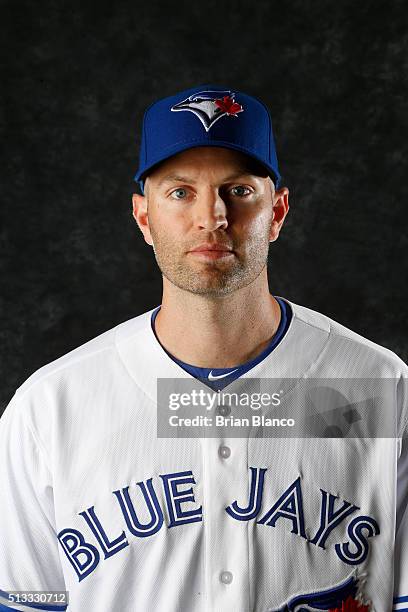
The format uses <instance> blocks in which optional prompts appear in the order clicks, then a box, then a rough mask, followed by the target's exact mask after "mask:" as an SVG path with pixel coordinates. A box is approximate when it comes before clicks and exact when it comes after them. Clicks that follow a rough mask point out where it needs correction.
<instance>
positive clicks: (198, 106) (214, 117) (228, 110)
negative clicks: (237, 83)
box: [170, 89, 244, 132]
mask: <svg viewBox="0 0 408 612" xmlns="http://www.w3.org/2000/svg"><path fill="white" fill-rule="evenodd" d="M170 110H171V111H173V112H179V111H189V112H190V113H194V115H195V116H196V117H198V118H199V120H200V121H201V123H202V124H203V126H204V129H205V131H206V132H208V131H209V130H210V129H211V128H212V126H213V125H214V123H216V122H217V121H219V120H220V119H221V117H228V116H229V117H237V115H238V113H242V111H243V110H244V108H243V106H242V104H238V102H235V93H234V92H232V91H230V90H229V89H228V90H222V91H220V90H218V91H217V90H215V91H198V92H197V93H194V94H192V95H191V96H189V97H188V98H186V99H185V100H181V102H177V104H173V106H172V107H171V109H170Z"/></svg>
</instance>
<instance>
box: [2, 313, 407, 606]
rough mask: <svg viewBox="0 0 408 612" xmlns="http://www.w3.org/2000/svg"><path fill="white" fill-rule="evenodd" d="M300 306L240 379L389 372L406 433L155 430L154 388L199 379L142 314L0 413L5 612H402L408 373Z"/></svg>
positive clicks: (26, 386) (48, 372) (43, 371)
mask: <svg viewBox="0 0 408 612" xmlns="http://www.w3.org/2000/svg"><path fill="white" fill-rule="evenodd" d="M289 304H290V306H291V308H292V310H293V317H292V320H291V323H290V326H289V329H288V330H287V332H286V334H285V336H284V338H283V339H282V341H281V342H280V344H279V345H278V346H277V347H276V348H275V350H274V351H272V353H270V354H269V355H268V357H267V358H266V359H264V360H263V361H262V362H260V363H258V364H257V365H256V366H255V367H254V368H253V369H252V370H250V371H249V372H247V373H246V374H245V375H244V378H245V377H247V378H251V377H254V378H255V377H257V378H261V379H262V378H271V379H272V378H277V379H281V378H287V377H291V378H298V379H306V378H308V377H316V378H330V377H333V378H336V377H338V378H345V379H347V378H357V377H363V378H372V379H379V378H389V379H393V380H395V402H394V403H393V404H391V405H387V406H384V410H387V411H388V412H389V413H390V414H391V413H392V414H394V415H395V418H396V421H397V424H398V430H397V436H396V437H387V438H380V437H375V438H368V437H367V438H360V437H354V438H353V437H346V438H344V439H342V438H325V439H323V438H292V439H289V438H287V439H285V438H278V437H275V438H254V437H252V438H251V437H245V438H239V437H231V438H228V437H218V438H217V437H208V438H205V437H201V438H193V437H191V438H173V439H170V438H158V436H157V430H156V425H157V412H156V402H157V378H170V379H178V378H186V377H187V374H186V372H185V371H184V370H183V369H181V368H180V366H179V365H177V364H176V363H175V362H174V361H173V360H172V359H171V357H170V356H169V355H168V354H167V353H166V352H165V351H164V350H163V348H162V347H161V345H160V343H159V342H158V340H157V339H156V337H155V335H154V333H153V331H152V327H151V323H150V316H151V312H152V311H150V312H147V313H144V314H142V315H141V316H137V317H135V318H132V319H130V320H129V321H126V322H124V323H121V324H119V325H118V326H116V327H115V328H113V329H111V330H109V331H107V332H105V333H103V334H101V335H99V336H98V337H96V338H94V339H92V340H90V341H89V342H87V343H85V344H83V345H82V346H80V347H78V348H76V349H75V350H73V351H71V352H70V353H68V354H66V355H64V356H62V357H61V358H59V359H57V360H55V361H53V362H52V363H50V364H48V365H46V366H44V367H42V368H40V369H39V370H37V371H36V372H35V373H34V374H32V375H31V376H30V377H29V378H28V379H27V380H26V381H25V382H24V383H23V384H22V385H21V386H20V387H19V388H18V389H17V391H16V393H15V395H14V396H13V398H12V400H11V401H10V403H9V405H8V406H7V408H6V410H5V413H4V415H3V416H2V418H1V419H0V489H1V507H0V589H1V592H0V610H24V611H26V612H28V611H30V612H32V611H33V609H37V610H65V609H68V610H72V611H74V612H84V611H85V610H86V611H88V610H89V611H95V612H96V611H97V612H108V611H109V612H112V611H115V612H116V611H120V612H147V611H148V612H163V611H164V610H165V611H166V612H187V611H188V612H190V611H197V612H221V611H223V612H225V611H227V610H228V611H234V612H267V611H270V612H271V611H274V612H283V611H297V612H299V611H301V610H302V611H306V610H308V611H309V610H319V611H322V610H324V611H328V610H330V611H335V612H340V611H346V610H347V611H354V612H367V611H371V610H375V611H377V612H390V611H391V610H399V611H402V610H407V609H408V510H407V504H408V445H407V442H408V440H407V439H406V436H407V427H408V426H407V417H408V409H407V371H408V368H407V366H406V365H405V364H404V363H403V362H402V361H401V360H400V359H399V358H398V357H397V356H396V355H395V354H394V353H392V352H391V351H389V350H387V349H385V348H382V347H380V346H378V345H376V344H374V343H373V342H370V341H369V340H366V339H365V338H362V337H361V336H359V335H358V334H356V333H354V332H352V331H350V330H348V329H347V328H345V327H343V326H342V325H340V324H338V323H336V322H335V321H333V320H331V319H330V318H328V317H326V316H324V315H322V314H319V313H317V312H315V311H312V310H310V309H308V308H305V307H302V306H299V305H297V304H294V303H292V302H289ZM11 591H45V592H50V591H68V592H69V604H68V607H67V605H66V604H64V603H58V602H56V603H55V602H54V603H52V604H45V603H44V604H41V603H40V604H37V605H36V608H33V604H30V603H29V602H28V603H24V602H21V601H20V602H17V603H11V602H10V598H9V596H8V594H9V593H10V592H11Z"/></svg>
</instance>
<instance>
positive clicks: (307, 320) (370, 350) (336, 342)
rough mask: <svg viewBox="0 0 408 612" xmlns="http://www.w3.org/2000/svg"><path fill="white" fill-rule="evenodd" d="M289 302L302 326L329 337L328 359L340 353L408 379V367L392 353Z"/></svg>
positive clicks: (348, 329)
mask: <svg viewBox="0 0 408 612" xmlns="http://www.w3.org/2000/svg"><path fill="white" fill-rule="evenodd" d="M287 301H288V302H289V303H290V305H291V306H292V311H293V313H294V319H295V320H297V322H298V323H300V325H303V326H305V327H309V328H314V329H315V330H316V333H317V334H320V335H325V336H326V337H327V356H329V355H330V354H333V353H337V354H338V355H339V356H340V355H341V356H342V357H343V359H344V360H356V359H358V361H359V363H360V364H361V365H362V366H364V364H366V365H367V366H368V365H370V364H378V365H381V366H383V367H384V368H385V369H388V368H389V371H390V375H391V373H392V372H394V373H395V374H397V372H401V373H402V374H403V375H404V376H408V366H407V364H406V363H405V362H404V361H403V360H402V359H401V358H400V357H399V356H398V355H397V354H396V353H395V352H394V351H392V350H391V349H389V348H386V347H385V346H382V345H380V344H377V343H376V342H374V341H372V340H369V339H368V338H366V337H365V336H362V335H361V334H359V333H357V332H355V331H353V330H352V329H350V328H348V327H346V326H345V325H342V324H341V323H339V322H338V321H336V320H334V319H332V318H330V317H329V316H327V315H325V314H323V313H321V312H318V311H316V310H312V309H311V308H307V307H305V306H301V305H299V304H295V303H294V302H291V301H289V300H287Z"/></svg>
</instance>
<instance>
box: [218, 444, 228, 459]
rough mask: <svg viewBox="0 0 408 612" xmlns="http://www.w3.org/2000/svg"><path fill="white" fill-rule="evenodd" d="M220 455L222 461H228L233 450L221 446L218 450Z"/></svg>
mask: <svg viewBox="0 0 408 612" xmlns="http://www.w3.org/2000/svg"><path fill="white" fill-rule="evenodd" d="M218 454H219V456H220V457H221V458H222V459H228V457H229V456H230V455H231V449H230V447H229V446H220V448H219V449H218Z"/></svg>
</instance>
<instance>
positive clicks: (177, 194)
mask: <svg viewBox="0 0 408 612" xmlns="http://www.w3.org/2000/svg"><path fill="white" fill-rule="evenodd" d="M170 195H171V197H172V198H175V199H176V200H182V199H183V198H185V197H186V195H187V190H186V189H183V188H182V187H179V188H178V189H175V190H174V191H172V192H171V194H170Z"/></svg>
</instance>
